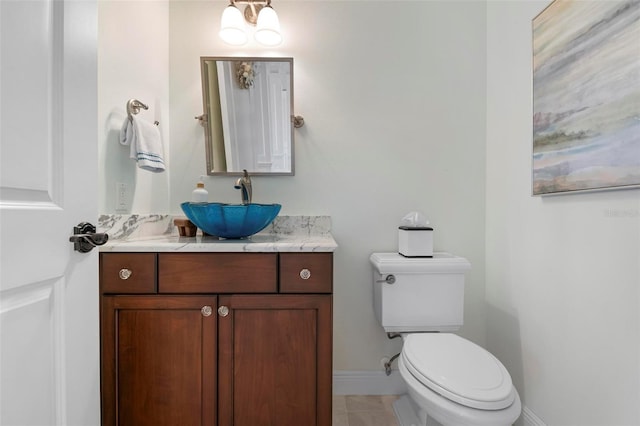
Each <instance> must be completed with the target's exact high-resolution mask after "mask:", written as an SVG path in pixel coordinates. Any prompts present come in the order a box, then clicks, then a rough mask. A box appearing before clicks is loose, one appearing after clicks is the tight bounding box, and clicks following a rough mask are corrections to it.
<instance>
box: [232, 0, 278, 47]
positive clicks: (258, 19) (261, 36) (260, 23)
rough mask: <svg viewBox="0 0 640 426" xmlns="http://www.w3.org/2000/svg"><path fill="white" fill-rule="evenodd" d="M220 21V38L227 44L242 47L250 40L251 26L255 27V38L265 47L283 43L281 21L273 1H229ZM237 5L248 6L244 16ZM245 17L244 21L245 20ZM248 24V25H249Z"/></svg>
mask: <svg viewBox="0 0 640 426" xmlns="http://www.w3.org/2000/svg"><path fill="white" fill-rule="evenodd" d="M229 1H230V3H229V6H227V7H226V8H225V10H224V12H222V19H221V20H220V38H221V39H222V40H223V41H224V42H225V43H227V44H232V45H234V46H240V45H243V44H245V43H246V42H247V41H248V40H249V36H248V35H247V33H248V32H249V25H251V26H255V27H256V30H255V33H254V38H255V39H256V41H257V42H258V43H260V44H263V45H265V46H277V45H279V44H280V43H282V35H281V34H280V21H279V20H278V15H277V14H276V11H275V10H273V8H272V7H271V0H229ZM236 4H246V6H245V9H244V14H243V13H242V12H240V9H238V8H237V7H236ZM243 16H244V19H243ZM247 24H248V25H247Z"/></svg>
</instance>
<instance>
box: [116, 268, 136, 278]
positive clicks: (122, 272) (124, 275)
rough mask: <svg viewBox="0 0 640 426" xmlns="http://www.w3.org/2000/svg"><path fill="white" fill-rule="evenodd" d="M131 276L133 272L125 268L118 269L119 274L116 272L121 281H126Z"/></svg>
mask: <svg viewBox="0 0 640 426" xmlns="http://www.w3.org/2000/svg"><path fill="white" fill-rule="evenodd" d="M131 275H133V271H131V269H127V268H122V269H120V272H118V276H119V277H120V279H121V280H128V279H129V277H131Z"/></svg>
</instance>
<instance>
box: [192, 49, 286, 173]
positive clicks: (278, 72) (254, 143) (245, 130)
mask: <svg viewBox="0 0 640 426" xmlns="http://www.w3.org/2000/svg"><path fill="white" fill-rule="evenodd" d="M201 64H202V76H203V95H204V96H203V104H204V108H205V113H206V115H207V118H208V120H207V121H206V124H207V125H206V128H205V134H206V140H207V141H206V142H207V145H206V146H207V173H208V174H239V173H241V172H242V170H244V169H246V170H248V171H249V172H250V173H251V174H254V175H255V174H258V175H260V174H279V175H292V174H293V170H294V167H293V126H292V122H291V113H292V104H293V101H292V99H293V93H292V92H293V78H292V74H293V73H292V71H293V70H292V68H293V67H292V65H293V60H292V59H291V58H210V57H203V58H201Z"/></svg>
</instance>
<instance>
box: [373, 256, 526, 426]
mask: <svg viewBox="0 0 640 426" xmlns="http://www.w3.org/2000/svg"><path fill="white" fill-rule="evenodd" d="M370 260H371V263H372V265H373V267H374V271H373V285H374V310H375V313H376V318H377V319H378V321H379V322H380V324H381V325H382V327H383V328H384V329H385V331H387V332H388V333H400V335H401V336H402V340H403V347H402V351H401V353H400V356H399V358H398V369H399V372H400V375H401V377H402V379H403V380H404V382H405V383H406V385H407V395H405V396H403V397H402V398H400V399H399V400H398V401H396V403H394V410H395V412H396V417H397V419H398V422H399V423H400V425H401V426H432V425H433V426H507V425H512V424H513V422H515V421H516V420H517V419H518V417H519V416H520V412H521V403H520V397H519V396H518V392H517V391H516V389H515V387H514V386H513V383H512V381H511V376H510V375H509V372H508V371H507V369H506V368H505V367H504V366H503V365H502V363H501V362H500V361H499V360H498V359H497V358H496V357H495V356H493V355H492V354H491V353H490V352H488V351H487V350H485V349H483V348H482V347H480V346H478V345H476V344H475V343H472V342H470V341H468V340H466V339H464V338H462V337H460V336H457V335H455V334H453V333H451V332H452V331H455V330H457V329H459V328H460V326H461V325H462V322H463V321H462V319H463V312H462V311H463V305H464V273H465V271H467V270H469V269H470V267H471V265H470V264H469V262H468V261H467V260H466V259H464V258H462V257H458V256H454V255H451V254H448V253H434V256H433V258H405V257H402V256H400V255H398V254H397V253H374V254H372V255H371V257H370ZM390 277H393V278H392V279H390Z"/></svg>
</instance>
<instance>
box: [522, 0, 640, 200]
mask: <svg viewBox="0 0 640 426" xmlns="http://www.w3.org/2000/svg"><path fill="white" fill-rule="evenodd" d="M532 169H533V172H532V181H533V184H532V192H533V195H545V194H558V193H572V192H577V191H588V190H602V189H622V188H638V187H640V1H639V0H612V1H601V0H600V1H599V0H595V1H585V0H555V1H553V2H552V3H551V4H550V5H549V6H547V8H546V9H544V10H543V11H542V12H541V13H540V14H539V15H538V16H536V17H535V18H534V19H533V162H532Z"/></svg>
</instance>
